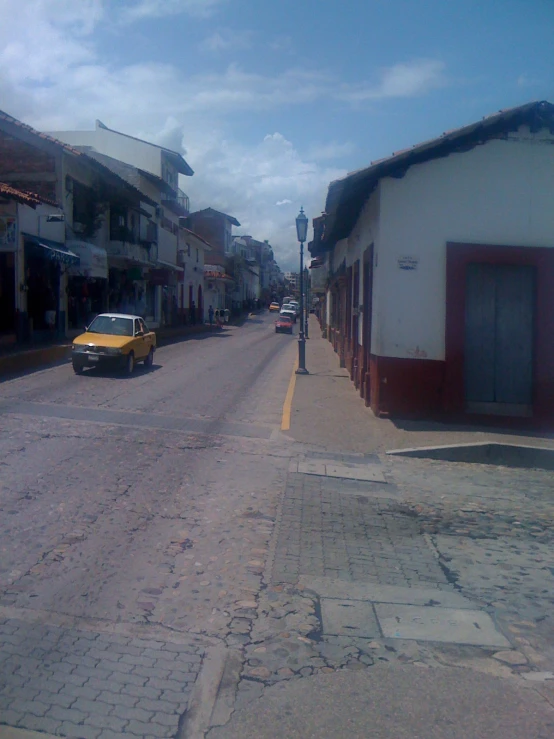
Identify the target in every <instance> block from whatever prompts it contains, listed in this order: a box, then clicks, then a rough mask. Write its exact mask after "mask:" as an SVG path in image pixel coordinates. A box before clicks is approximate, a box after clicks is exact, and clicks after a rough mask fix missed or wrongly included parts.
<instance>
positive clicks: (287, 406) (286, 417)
mask: <svg viewBox="0 0 554 739" xmlns="http://www.w3.org/2000/svg"><path fill="white" fill-rule="evenodd" d="M297 367H298V361H295V363H294V365H293V368H292V375H291V378H290V380H289V386H288V389H287V394H286V395H285V402H284V404H283V417H282V419H281V431H288V430H289V429H290V412H291V408H292V399H293V398H294V388H295V387H296V369H297Z"/></svg>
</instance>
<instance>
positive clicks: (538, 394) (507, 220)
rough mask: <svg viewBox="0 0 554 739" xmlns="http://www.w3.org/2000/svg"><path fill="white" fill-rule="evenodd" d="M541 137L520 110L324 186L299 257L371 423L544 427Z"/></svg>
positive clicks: (553, 401)
mask: <svg viewBox="0 0 554 739" xmlns="http://www.w3.org/2000/svg"><path fill="white" fill-rule="evenodd" d="M553 132H554V106H553V105H552V104H550V103H547V102H539V103H531V104H528V105H524V106H521V107H519V108H513V109H510V110H507V111H501V112H500V113H497V114H495V115H492V116H489V117H487V118H484V119H483V120H481V121H479V122H477V123H475V124H473V125H469V126H465V127H464V128H460V129H458V130H456V131H452V132H449V133H447V134H443V135H442V136H440V137H439V138H437V139H434V140H432V141H428V142H426V143H424V144H421V145H418V146H414V147H413V148H412V149H409V150H407V151H403V152H400V153H398V154H396V155H393V156H392V157H390V158H388V159H385V160H381V161H380V162H376V163H374V164H372V165H371V166H370V167H368V168H366V169H363V170H359V171H358V172H355V173H353V174H351V175H348V176H347V177H345V178H343V179H342V180H338V181H336V182H333V183H331V185H330V187H329V192H328V196H327V203H326V208H325V213H326V215H325V217H324V219H323V227H322V228H319V229H318V230H319V235H318V237H317V238H316V239H314V242H313V243H312V245H311V246H310V250H311V252H312V255H313V256H321V255H325V256H326V261H327V265H328V268H329V275H330V287H329V290H328V293H327V316H326V320H327V324H328V327H329V338H330V340H331V341H332V342H333V344H334V346H335V348H336V350H337V351H338V352H339V354H340V356H341V360H342V361H343V362H344V364H345V365H346V366H347V367H348V368H349V369H350V372H351V376H352V378H353V379H354V381H355V382H356V384H357V386H359V387H360V390H361V393H362V395H363V396H364V397H365V399H366V402H367V403H368V404H370V405H371V407H372V408H373V410H374V411H375V412H376V413H378V414H381V415H386V414H390V415H396V416H433V415H444V414H448V415H450V416H456V417H464V416H465V417H468V415H469V417H470V418H472V419H478V418H480V419H483V420H485V419H486V418H488V417H494V416H498V415H501V416H508V417H519V418H525V419H527V422H529V420H530V419H532V420H533V422H534V423H542V422H546V421H552V419H553V418H554V340H553V336H554V319H553V316H554V208H553V207H552V203H553V202H554V133H553ZM318 220H321V219H318ZM314 229H315V223H314Z"/></svg>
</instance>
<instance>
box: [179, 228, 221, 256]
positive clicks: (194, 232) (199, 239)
mask: <svg viewBox="0 0 554 739" xmlns="http://www.w3.org/2000/svg"><path fill="white" fill-rule="evenodd" d="M179 228H180V229H181V230H182V231H186V232H187V233H188V234H190V235H191V236H194V237H195V238H197V239H198V241H201V242H202V243H203V244H205V245H206V246H207V247H208V249H209V250H210V251H211V250H212V249H213V246H212V245H211V244H210V243H208V242H207V241H206V239H203V238H202V236H199V235H198V234H197V233H196V231H191V230H190V228H185V227H184V226H179Z"/></svg>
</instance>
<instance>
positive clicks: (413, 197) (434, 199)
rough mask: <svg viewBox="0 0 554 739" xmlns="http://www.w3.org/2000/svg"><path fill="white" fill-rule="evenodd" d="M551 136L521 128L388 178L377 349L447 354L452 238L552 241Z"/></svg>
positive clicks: (379, 248) (379, 250)
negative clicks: (409, 262) (413, 263)
mask: <svg viewBox="0 0 554 739" xmlns="http://www.w3.org/2000/svg"><path fill="white" fill-rule="evenodd" d="M553 144H554V137H553V136H551V135H550V134H548V133H547V132H545V131H543V132H540V133H538V134H535V135H533V134H530V133H529V131H528V130H526V129H521V130H520V131H519V132H517V133H514V134H512V135H510V136H509V137H508V139H507V140H493V141H490V142H488V143H486V144H484V145H482V146H479V147H477V148H475V149H473V150H471V151H469V152H466V153H463V154H462V153H461V154H452V155H450V156H449V157H447V158H444V159H438V160H435V161H431V162H427V163H425V164H421V165H417V166H414V167H412V168H411V169H409V170H408V172H407V174H406V176H405V177H404V178H403V179H392V178H387V179H385V180H382V181H381V198H380V217H379V238H378V239H377V240H375V241H376V251H375V263H376V265H377V266H376V272H375V274H376V282H375V292H374V331H373V334H372V352H373V353H374V354H378V355H380V356H389V357H408V358H410V357H412V358H414V357H417V358H428V359H436V360H442V359H444V355H445V295H446V243H447V242H448V241H457V242H465V243H481V244H502V245H513V246H547V247H554V208H553V206H552V204H553V203H554V145H553ZM360 221H361V218H360ZM364 236H365V241H368V240H369V238H370V236H369V232H368V231H367V229H366V231H364ZM403 256H411V257H414V258H415V259H417V260H418V261H417V267H416V269H415V270H412V271H408V270H402V269H400V268H399V264H398V259H399V258H400V257H403ZM462 279H463V278H462Z"/></svg>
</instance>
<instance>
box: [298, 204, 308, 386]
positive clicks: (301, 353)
mask: <svg viewBox="0 0 554 739" xmlns="http://www.w3.org/2000/svg"><path fill="white" fill-rule="evenodd" d="M307 233H308V219H307V218H306V214H305V213H304V208H300V213H299V214H298V215H297V217H296V236H297V238H298V241H299V242H300V275H299V276H300V330H299V332H298V368H297V370H296V374H297V375H307V374H309V372H308V370H307V369H306V339H305V338H304V242H305V241H306V235H307Z"/></svg>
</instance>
